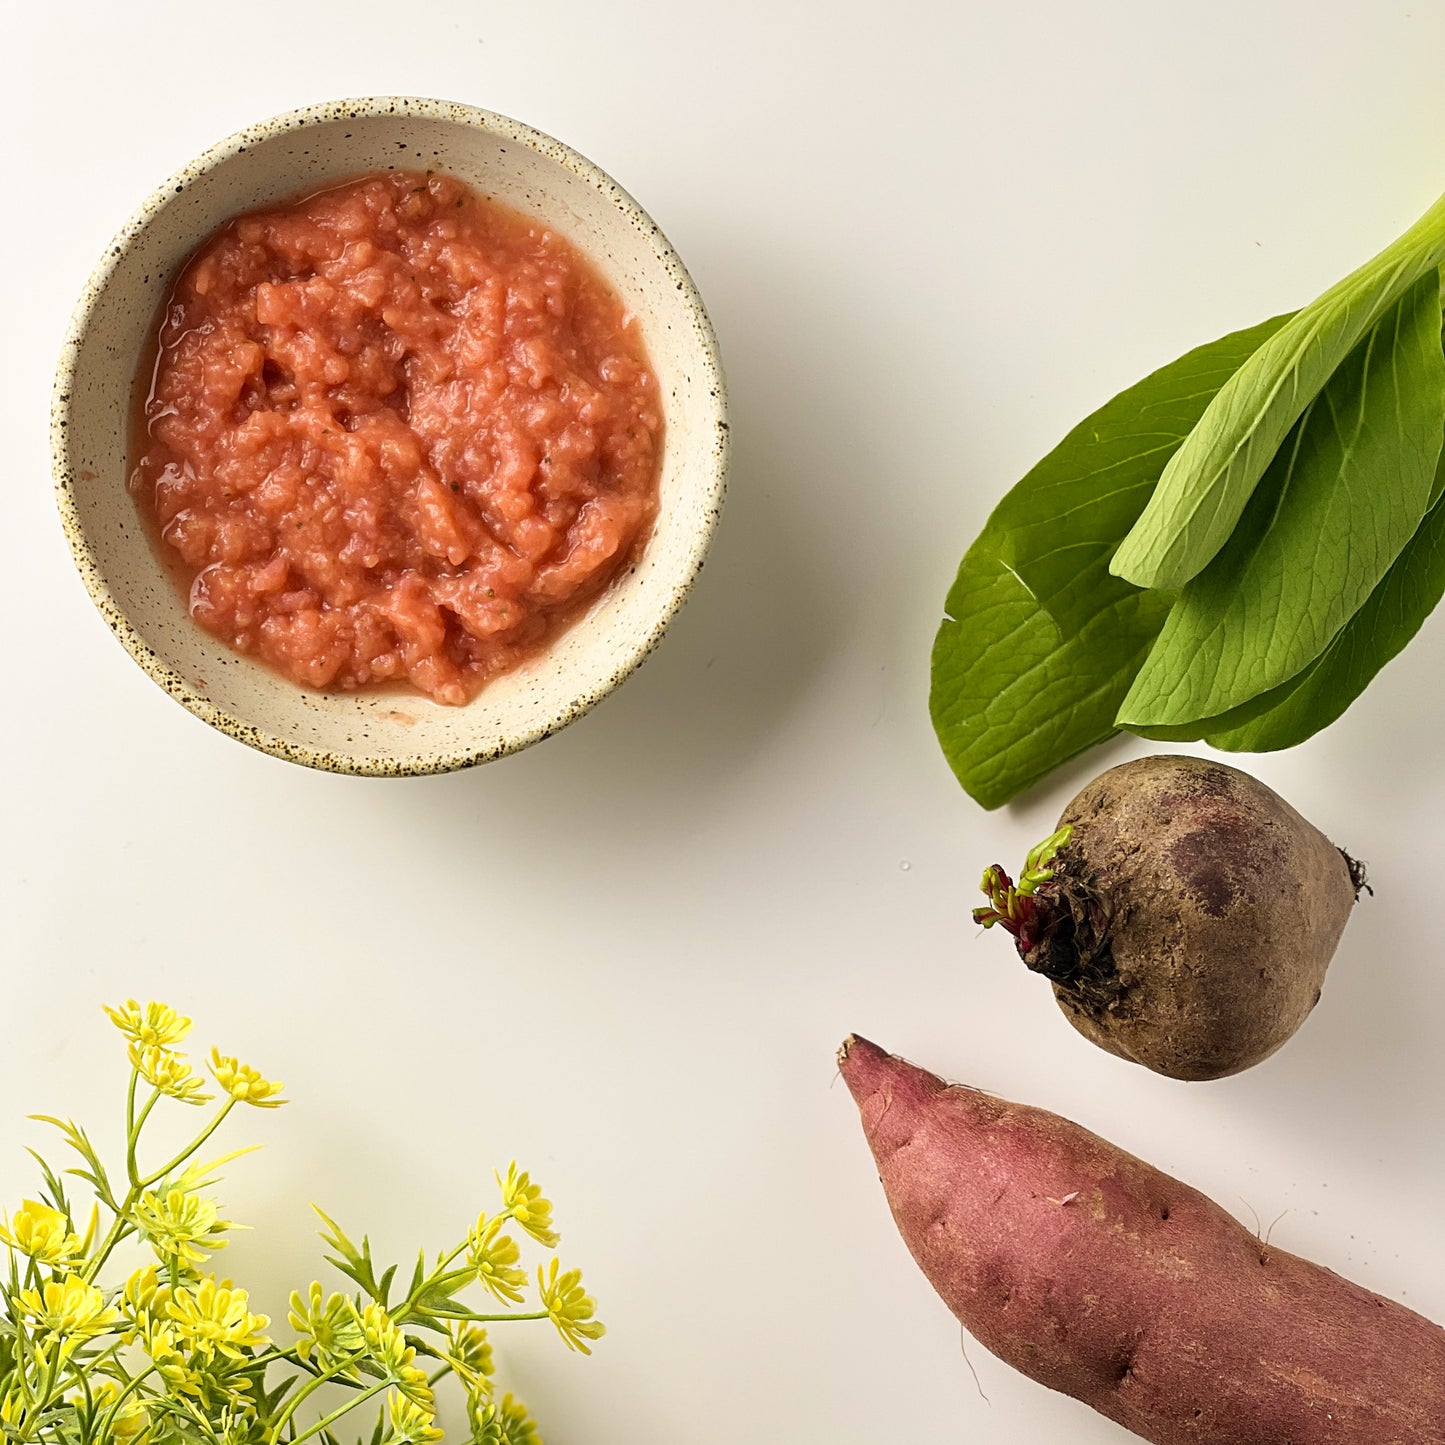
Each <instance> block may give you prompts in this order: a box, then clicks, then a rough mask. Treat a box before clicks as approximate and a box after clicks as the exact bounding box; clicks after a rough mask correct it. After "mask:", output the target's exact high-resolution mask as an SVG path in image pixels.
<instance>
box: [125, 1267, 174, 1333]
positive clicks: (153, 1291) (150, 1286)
mask: <svg viewBox="0 0 1445 1445" xmlns="http://www.w3.org/2000/svg"><path fill="white" fill-rule="evenodd" d="M170 1294H171V1292H170V1290H168V1289H163V1288H162V1287H161V1277H160V1273H159V1272H158V1271H157V1269H156V1267H155V1265H153V1264H148V1265H146V1266H145V1268H144V1269H136V1270H132V1271H131V1273H130V1277H129V1278H128V1279H127V1280H126V1282H125V1287H124V1288H123V1289H122V1290H121V1299H122V1300H123V1301H124V1302H125V1309H126V1313H127V1314H129V1315H130V1317H131V1318H132V1319H139V1318H140V1316H141V1315H143V1314H148V1313H149V1312H150V1310H151V1308H152V1307H153V1306H154V1305H155V1304H156V1302H157V1299H158V1298H159V1297H161V1296H163V1297H164V1298H161V1299H160V1305H161V1308H162V1309H164V1308H165V1305H166V1304H167V1303H168V1302H169V1300H170Z"/></svg>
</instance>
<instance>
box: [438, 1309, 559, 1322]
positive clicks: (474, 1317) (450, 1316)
mask: <svg viewBox="0 0 1445 1445" xmlns="http://www.w3.org/2000/svg"><path fill="white" fill-rule="evenodd" d="M428 1313H429V1314H432V1315H435V1316H436V1318H437V1319H439V1320H470V1321H471V1322H472V1323H474V1324H479V1325H495V1324H500V1323H501V1322H502V1321H503V1320H549V1319H551V1318H552V1316H551V1315H550V1314H549V1313H548V1312H547V1311H546V1310H533V1311H531V1312H529V1313H527V1314H520V1315H519V1314H509V1315H479V1314H477V1313H476V1311H475V1310H469V1309H463V1308H461V1307H460V1306H458V1307H457V1308H455V1309H449V1310H429V1311H428Z"/></svg>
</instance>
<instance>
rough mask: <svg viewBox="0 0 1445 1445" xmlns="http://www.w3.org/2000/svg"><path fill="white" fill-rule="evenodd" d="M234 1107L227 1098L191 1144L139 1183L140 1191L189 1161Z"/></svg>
mask: <svg viewBox="0 0 1445 1445" xmlns="http://www.w3.org/2000/svg"><path fill="white" fill-rule="evenodd" d="M235 1107H236V1101H235V1099H234V1098H231V1097H227V1099H226V1102H225V1103H224V1104H222V1105H221V1108H220V1110H219V1111H218V1112H217V1114H216V1117H215V1118H214V1119H212V1120H211V1122H210V1123H209V1124H207V1125H206V1127H205V1128H204V1129H202V1130H201V1132H200V1133H199V1134H197V1135H196V1137H195V1138H194V1139H192V1140H191V1142H190V1143H189V1144H187V1145H186V1147H185V1148H184V1149H182V1150H181V1152H180V1153H179V1154H177V1155H176V1157H175V1158H174V1159H172V1160H171V1161H170V1163H169V1164H167V1165H165V1166H164V1167H163V1168H161V1169H157V1170H156V1172H155V1173H154V1174H149V1175H147V1176H146V1177H145V1178H144V1179H142V1180H141V1182H140V1187H141V1188H142V1189H149V1188H150V1187H151V1185H152V1184H154V1183H156V1182H157V1181H158V1180H161V1179H164V1178H165V1177H166V1175H167V1174H169V1173H170V1172H171V1170H172V1169H176V1168H178V1167H179V1166H180V1165H182V1164H184V1163H185V1162H186V1160H187V1159H189V1158H190V1157H191V1156H192V1155H193V1154H195V1153H196V1152H197V1151H198V1150H199V1149H200V1147H201V1145H203V1144H204V1143H205V1142H206V1140H207V1139H209V1138H210V1137H211V1135H212V1134H214V1133H215V1132H216V1130H217V1129H219V1128H220V1127H221V1124H222V1123H223V1121H224V1120H225V1118H226V1115H227V1114H229V1113H230V1112H231V1110H232V1109H234V1108H235Z"/></svg>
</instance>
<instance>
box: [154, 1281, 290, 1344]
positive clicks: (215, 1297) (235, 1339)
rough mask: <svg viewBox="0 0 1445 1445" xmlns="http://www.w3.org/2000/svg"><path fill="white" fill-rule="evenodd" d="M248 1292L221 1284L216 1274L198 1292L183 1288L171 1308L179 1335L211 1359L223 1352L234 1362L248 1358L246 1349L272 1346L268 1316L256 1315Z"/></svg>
mask: <svg viewBox="0 0 1445 1445" xmlns="http://www.w3.org/2000/svg"><path fill="white" fill-rule="evenodd" d="M246 1305H247V1296H246V1291H245V1290H243V1289H232V1288H230V1287H229V1286H228V1285H224V1284H222V1285H218V1284H217V1283H216V1278H215V1276H214V1275H211V1276H208V1277H207V1278H206V1279H203V1280H202V1281H201V1282H200V1284H199V1285H197V1286H196V1287H195V1288H194V1289H187V1288H182V1289H178V1290H177V1291H176V1293H175V1298H174V1299H172V1300H171V1302H170V1304H169V1306H167V1309H166V1313H167V1314H168V1315H169V1316H170V1317H171V1319H172V1320H173V1321H174V1322H175V1329H176V1333H177V1335H178V1336H179V1337H180V1338H181V1340H183V1341H184V1342H185V1343H186V1344H187V1345H188V1346H190V1348H191V1350H192V1351H194V1352H195V1353H196V1354H198V1355H202V1356H204V1357H206V1358H207V1359H209V1358H210V1357H211V1355H212V1354H213V1353H219V1354H222V1355H225V1356H227V1357H228V1358H230V1359H233V1360H240V1359H244V1358H245V1356H244V1355H243V1354H242V1351H243V1350H249V1349H253V1348H254V1349H259V1348H260V1347H261V1346H263V1345H267V1344H269V1343H270V1340H269V1339H268V1338H267V1337H266V1334H265V1330H266V1326H267V1325H269V1324H270V1323H271V1321H270V1320H269V1319H268V1318H267V1317H266V1316H265V1315H253V1314H252V1313H251V1312H250V1311H249V1310H248V1309H247V1308H246Z"/></svg>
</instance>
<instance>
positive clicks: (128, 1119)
mask: <svg viewBox="0 0 1445 1445" xmlns="http://www.w3.org/2000/svg"><path fill="white" fill-rule="evenodd" d="M139 1082H140V1070H139V1069H137V1068H135V1067H134V1066H133V1065H132V1067H131V1071H130V1083H129V1084H128V1085H127V1086H126V1091H125V1167H126V1172H127V1173H128V1174H129V1175H130V1182H131V1183H132V1184H134V1183H135V1182H136V1177H135V1176H136V1167H135V1141H136V1137H137V1135H139V1133H140V1130H139V1129H138V1128H137V1127H136V1122H135V1086H136V1085H137V1084H138V1083H139Z"/></svg>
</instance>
